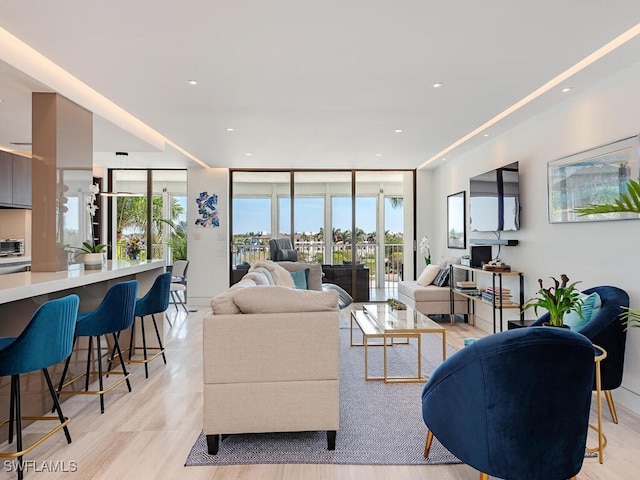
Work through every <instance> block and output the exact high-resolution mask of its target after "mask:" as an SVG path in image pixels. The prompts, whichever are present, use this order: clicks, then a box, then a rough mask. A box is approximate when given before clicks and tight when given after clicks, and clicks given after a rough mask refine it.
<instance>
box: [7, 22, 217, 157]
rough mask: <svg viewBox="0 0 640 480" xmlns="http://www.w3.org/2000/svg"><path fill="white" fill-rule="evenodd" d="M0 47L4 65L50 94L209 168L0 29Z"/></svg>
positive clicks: (162, 148) (158, 148) (157, 146)
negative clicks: (40, 85) (46, 88)
mask: <svg viewBox="0 0 640 480" xmlns="http://www.w3.org/2000/svg"><path fill="white" fill-rule="evenodd" d="M0 45H2V56H3V58H2V60H3V61H4V62H5V63H7V64H9V65H11V66H13V67H15V68H17V69H18V70H21V71H22V72H24V73H25V74H27V75H29V76H31V77H33V78H35V79H37V80H38V81H40V82H42V83H44V84H46V85H48V86H49V87H50V88H51V89H52V90H53V91H55V92H58V93H59V94H60V95H63V96H65V97H67V98H68V99H69V100H71V101H73V102H75V103H77V104H78V105H80V106H81V107H83V108H85V109H87V110H89V111H91V112H93V113H94V114H95V115H99V116H100V117H102V118H104V119H105V120H108V121H109V122H111V123H113V124H114V125H117V126H118V127H120V128H122V129H123V130H125V131H126V132H129V133H130V134H132V135H134V136H136V137H137V138H139V139H141V140H142V141H143V142H146V143H148V144H149V145H151V146H152V147H153V148H155V149H156V150H158V151H163V150H164V148H165V145H169V146H171V147H173V148H174V149H176V150H177V151H179V152H180V153H181V154H182V155H184V156H185V157H187V158H189V159H191V160H192V161H193V162H195V163H197V164H198V165H200V166H201V167H203V168H211V167H210V166H209V165H207V164H206V163H204V162H203V161H202V160H200V159H199V158H197V157H196V156H195V155H193V154H191V153H189V152H187V151H186V150H185V149H184V148H182V147H180V146H179V145H176V143H175V142H173V141H171V140H170V139H168V138H166V137H164V136H162V135H160V133H158V132H157V131H155V130H154V129H152V128H151V127H150V126H149V125H147V124H146V123H143V122H142V121H141V120H140V119H138V118H136V117H134V116H133V115H131V114H130V113H129V112H127V111H125V110H123V109H122V108H121V107H119V106H118V105H116V104H115V103H113V102H112V101H111V100H109V99H108V98H107V97H105V96H104V95H101V94H99V93H98V92H96V91H95V90H93V89H92V88H90V87H89V86H88V85H87V84H85V83H83V82H81V81H80V80H78V79H77V78H76V77H74V76H73V75H71V74H70V73H69V72H67V71H66V70H64V69H62V68H61V67H60V66H59V65H57V64H55V63H53V62H52V61H51V60H49V59H48V58H47V57H45V56H44V55H42V54H41V53H39V52H37V51H35V50H34V49H33V48H31V47H30V46H28V45H27V44H26V43H24V42H23V41H22V40H20V39H18V38H17V37H15V36H14V35H12V34H10V33H9V32H7V31H6V30H5V29H4V28H2V27H0Z"/></svg>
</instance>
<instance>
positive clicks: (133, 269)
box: [0, 260, 165, 304]
mask: <svg viewBox="0 0 640 480" xmlns="http://www.w3.org/2000/svg"><path fill="white" fill-rule="evenodd" d="M164 265H165V264H164V260H152V261H143V260H140V261H138V260H133V261H127V260H108V261H107V262H106V265H105V266H104V267H103V268H102V270H85V269H84V266H83V265H80V264H78V265H70V266H69V269H68V270H65V271H62V272H19V273H9V274H7V275H0V304H2V303H9V302H13V301H16V300H22V299H25V298H31V297H36V296H38V295H44V294H47V293H51V292H57V291H60V290H66V289H68V288H76V287H81V286H83V285H89V284H91V283H98V282H104V281H106V280H112V279H114V278H119V277H124V276H127V275H135V274H136V273H139V272H146V271H148V270H153V269H156V268H164Z"/></svg>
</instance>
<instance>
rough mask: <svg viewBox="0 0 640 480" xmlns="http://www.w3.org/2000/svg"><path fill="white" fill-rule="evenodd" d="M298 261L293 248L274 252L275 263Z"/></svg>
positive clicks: (296, 253) (296, 252)
mask: <svg viewBox="0 0 640 480" xmlns="http://www.w3.org/2000/svg"><path fill="white" fill-rule="evenodd" d="M297 260H298V251H297V250H296V249H295V248H288V249H285V250H277V251H276V261H278V262H283V261H286V262H295V261H297Z"/></svg>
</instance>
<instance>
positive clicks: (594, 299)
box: [562, 292, 602, 332]
mask: <svg viewBox="0 0 640 480" xmlns="http://www.w3.org/2000/svg"><path fill="white" fill-rule="evenodd" d="M578 296H579V297H580V298H581V299H582V301H583V302H584V303H583V304H582V316H583V317H584V318H580V315H578V312H569V313H565V315H564V317H563V319H562V321H563V323H564V324H565V325H569V327H571V330H573V331H574V332H579V331H580V329H581V328H582V327H584V326H585V325H586V324H587V322H588V321H589V320H591V318H592V317H593V316H594V315H595V314H596V313H598V312H599V311H600V307H601V306H602V300H601V299H600V295H598V294H597V293H596V292H593V293H592V294H591V295H586V294H584V293H580V294H579V295H578Z"/></svg>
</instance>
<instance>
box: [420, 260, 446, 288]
mask: <svg viewBox="0 0 640 480" xmlns="http://www.w3.org/2000/svg"><path fill="white" fill-rule="evenodd" d="M440 267H441V265H434V264H431V265H427V268H425V269H424V270H423V271H422V273H421V274H420V276H419V277H418V280H417V282H418V285H421V286H423V287H426V286H427V285H431V284H432V283H433V281H434V280H435V279H436V276H437V275H438V273H440Z"/></svg>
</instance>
